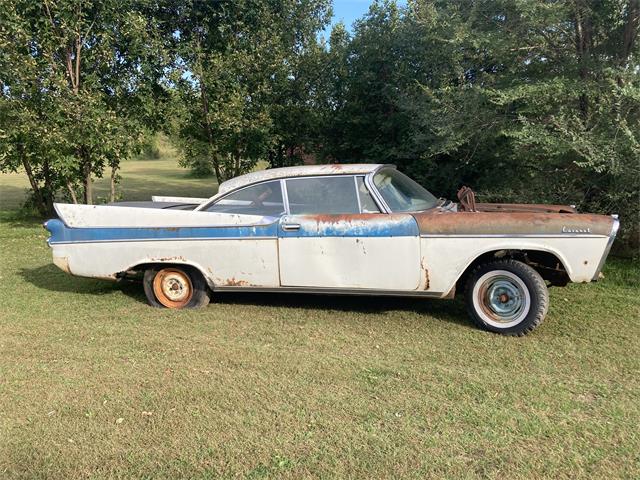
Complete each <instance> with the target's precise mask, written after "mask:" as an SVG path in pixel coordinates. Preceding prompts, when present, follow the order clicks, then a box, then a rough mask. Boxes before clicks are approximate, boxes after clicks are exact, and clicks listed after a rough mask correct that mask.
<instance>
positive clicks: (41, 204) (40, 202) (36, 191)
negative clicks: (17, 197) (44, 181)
mask: <svg viewBox="0 0 640 480" xmlns="http://www.w3.org/2000/svg"><path fill="white" fill-rule="evenodd" d="M18 155H19V156H20V160H21V161H22V166H23V167H24V171H25V172H26V173H27V177H28V178H29V183H30V184H31V189H32V190H33V195H34V197H35V200H36V208H37V209H38V212H40V214H41V215H42V216H43V217H44V216H46V215H47V213H48V212H47V204H46V203H45V201H44V198H43V197H42V192H41V191H40V188H39V187H38V182H36V179H35V177H34V175H33V170H32V169H31V164H30V163H29V161H28V160H27V156H26V154H25V152H24V146H23V145H21V144H18Z"/></svg>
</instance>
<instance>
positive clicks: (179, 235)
mask: <svg viewBox="0 0 640 480" xmlns="http://www.w3.org/2000/svg"><path fill="white" fill-rule="evenodd" d="M341 218H344V217H341ZM283 223H297V224H299V225H300V229H299V230H296V231H285V230H283V229H282V227H281V224H283ZM45 228H46V229H47V230H49V232H51V237H50V238H49V243H50V244H56V243H74V242H123V241H131V242H134V241H146V240H186V239H189V240H207V239H212V240H215V239H225V238H247V239H250V238H258V237H260V238H265V237H266V238H277V237H278V236H280V237H286V238H295V237H417V236H419V230H418V225H417V223H416V221H415V219H414V218H413V217H412V216H411V215H406V216H405V215H402V216H398V215H393V216H391V215H384V214H382V215H376V216H374V217H370V218H366V219H362V218H360V219H354V220H348V221H345V220H338V219H336V220H330V219H327V218H326V217H325V218H324V219H322V220H320V219H318V218H317V217H313V216H296V215H294V216H289V217H284V218H283V219H282V221H281V222H280V223H278V222H277V220H276V219H274V222H273V223H271V224H268V225H257V226H224V227H157V228H154V227H83V228H71V227H68V226H66V225H65V224H64V223H63V222H61V221H60V220H58V219H53V220H49V221H47V222H46V223H45Z"/></svg>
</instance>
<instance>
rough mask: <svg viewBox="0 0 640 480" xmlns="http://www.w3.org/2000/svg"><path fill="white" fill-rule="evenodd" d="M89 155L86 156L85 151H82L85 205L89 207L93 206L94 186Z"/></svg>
mask: <svg viewBox="0 0 640 480" xmlns="http://www.w3.org/2000/svg"><path fill="white" fill-rule="evenodd" d="M88 157H89V155H87V154H86V152H85V151H84V149H82V154H81V158H82V159H83V161H82V175H83V179H82V181H83V186H84V203H86V204H87V205H93V185H92V183H91V160H89V158H88Z"/></svg>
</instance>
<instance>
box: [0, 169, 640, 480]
mask: <svg viewBox="0 0 640 480" xmlns="http://www.w3.org/2000/svg"><path fill="white" fill-rule="evenodd" d="M123 177H124V178H123V186H124V188H125V193H126V195H125V198H132V199H135V198H147V197H148V196H149V195H150V194H151V193H162V194H190V195H198V196H200V195H206V194H207V193H208V192H210V191H215V184H214V183H213V181H212V180H211V179H205V180H193V179H189V178H188V177H186V175H185V174H184V172H182V171H180V170H178V169H177V168H176V167H175V162H173V163H172V162H171V161H170V160H159V161H138V162H127V163H126V164H125V166H124V168H123ZM20 181H22V180H19V179H18V178H16V177H14V176H0V189H2V206H3V208H5V209H11V208H14V207H16V206H17V205H18V204H19V201H17V202H16V201H15V199H16V198H17V197H18V195H17V192H16V189H20V188H24V185H20V183H19V182H20ZM23 184H24V182H23ZM11 198H13V199H14V200H12V201H13V202H14V203H13V204H11V203H10V202H9V199H11ZM0 220H1V223H0V249H1V250H0V251H1V258H2V263H3V268H2V270H1V271H0V282H1V284H2V285H3V286H4V287H5V289H6V291H7V292H8V293H9V295H8V296H6V297H4V299H3V301H2V303H1V304H0V478H3V479H4V478H47V479H56V478H60V479H68V478H83V477H88V478H104V477H127V478H131V477H146V478H219V477H223V478H229V477H243V478H266V477H277V478H301V477H322V478H345V477H351V478H354V477H357V478H374V477H375V478H380V477H387V478H391V477H400V476H406V477H415V478H442V477H447V478H471V477H488V478H523V479H524V478H532V477H537V478H578V477H582V478H597V477H599V478H639V477H640V428H639V425H640V287H639V284H640V278H639V269H638V265H637V264H633V263H631V262H629V261H622V260H615V259H614V260H612V261H610V262H609V263H608V264H607V267H606V270H605V275H606V279H605V280H604V281H602V282H600V283H598V284H593V285H571V286H569V287H567V288H564V289H559V288H557V289H553V290H552V291H551V309H550V312H549V316H548V318H547V320H546V322H545V323H544V324H543V325H542V327H541V328H539V329H538V330H537V331H536V332H534V333H533V334H532V335H530V336H528V337H525V338H520V339H519V338H505V337H501V336H498V335H493V334H489V333H485V332H482V331H479V330H477V329H475V328H474V327H473V326H472V325H471V323H470V321H468V320H467V318H466V315H465V312H464V308H463V306H462V304H461V302H459V301H454V302H447V301H428V300H420V299H389V298H369V297H365V298H355V297H349V298H333V297H321V296H317V297H316V296H307V295H303V296H292V295H267V294H264V295H258V294H235V295H234V294H231V293H228V294H226V295H218V296H216V298H215V300H214V302H213V303H212V304H211V305H210V306H209V307H207V308H205V309H202V310H197V311H169V310H159V309H152V308H151V307H148V306H147V305H146V303H145V300H144V296H143V293H142V288H141V287H140V286H137V285H118V284H114V283H109V282H103V281H97V280H90V279H82V278H75V277H71V276H69V275H66V274H65V273H63V272H62V271H60V270H58V269H57V268H56V267H54V266H53V265H52V264H51V253H50V250H49V249H48V247H47V246H46V244H45V239H46V232H45V231H44V230H43V229H42V228H41V227H40V222H39V221H37V220H29V219H24V218H21V217H19V216H17V215H16V214H15V213H12V212H10V211H5V212H4V213H1V214H0Z"/></svg>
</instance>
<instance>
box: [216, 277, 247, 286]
mask: <svg viewBox="0 0 640 480" xmlns="http://www.w3.org/2000/svg"><path fill="white" fill-rule="evenodd" d="M222 285H224V286H226V287H250V286H251V284H250V283H249V282H247V281H246V280H236V279H235V277H233V278H228V279H227V280H224V281H223V282H222Z"/></svg>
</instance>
